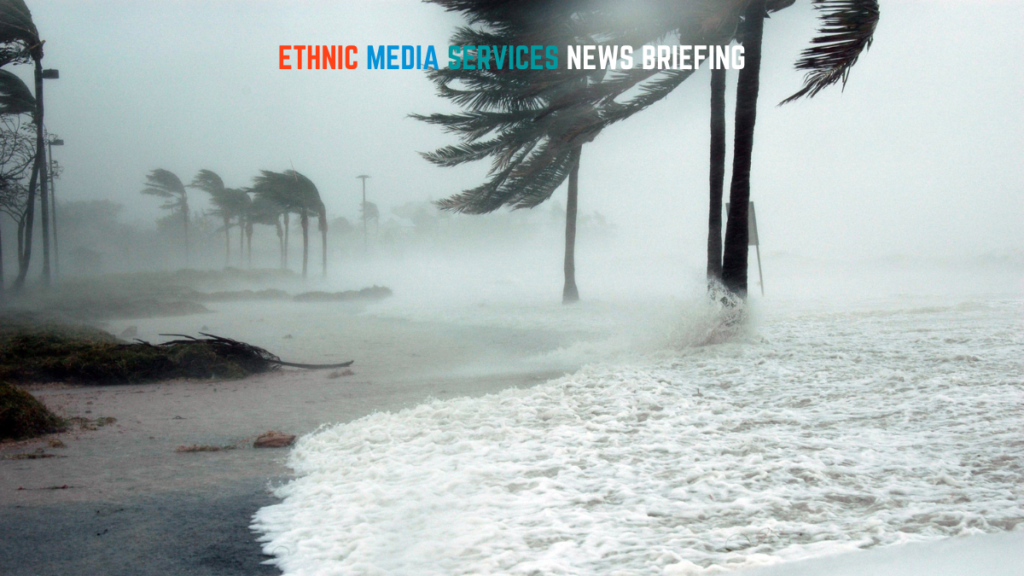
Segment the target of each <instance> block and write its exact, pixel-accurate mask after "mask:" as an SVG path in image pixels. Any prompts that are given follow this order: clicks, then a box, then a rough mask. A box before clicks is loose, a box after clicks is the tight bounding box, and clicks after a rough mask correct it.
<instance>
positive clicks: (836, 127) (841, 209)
mask: <svg viewBox="0 0 1024 576" xmlns="http://www.w3.org/2000/svg"><path fill="white" fill-rule="evenodd" d="M809 4H810V2H809V0H798V2H797V4H796V5H795V6H794V7H792V8H790V9H787V10H785V11H783V12H781V13H778V14H777V15H775V16H774V17H773V18H772V19H771V20H769V21H768V22H766V25H765V44H764V59H765V60H764V65H763V69H762V80H761V100H760V102H761V104H760V107H759V111H758V124H757V131H756V144H755V152H754V166H753V175H752V199H753V200H754V201H755V202H756V204H757V209H758V217H759V219H760V222H759V224H760V226H759V227H760V231H761V235H762V240H763V242H764V248H765V249H766V250H771V251H787V252H792V253H796V254H800V255H806V256H812V257H837V258H838V257H857V258H859V257H872V256H886V255H892V254H923V255H943V254H957V255H975V254H982V253H986V252H991V251H1006V250H1011V249H1019V248H1021V247H1024V226H1022V225H1021V223H1022V222H1024V194H1022V192H1024V190H1022V188H1024V169H1022V162H1021V159H1022V158H1024V154H1022V152H1024V114H1022V112H1021V96H1022V95H1024V73H1022V72H1021V69H1020V66H1019V63H1018V60H1019V57H1020V54H1022V53H1024V35H1022V34H1021V33H1020V30H1021V29H1022V28H1024V3H1021V2H1013V1H1010V0H1006V1H983V0H976V1H967V0H961V1H953V0H945V1H943V0H929V1H923V0H916V1H915V0H883V1H882V2H881V4H882V20H881V24H880V26H879V28H878V32H877V34H876V37H875V44H874V46H873V47H872V49H871V50H870V51H869V52H868V53H866V54H865V55H864V56H863V57H862V59H861V62H860V63H859V64H858V65H857V67H856V69H855V70H854V71H853V74H852V75H851V77H850V82H849V84H848V86H847V87H846V90H845V92H841V91H840V90H839V89H838V88H836V89H831V90H829V91H828V92H826V93H824V94H822V95H821V96H819V97H818V98H816V99H815V100H812V101H801V102H798V103H796V104H790V105H788V106H786V107H782V108H779V107H776V103H778V102H779V101H780V100H782V99H783V98H785V97H786V96H788V95H789V94H790V93H792V92H793V91H795V90H796V89H797V88H798V87H799V86H800V80H801V76H800V74H798V73H797V72H795V71H794V70H793V69H792V64H793V62H794V61H795V60H796V58H797V56H798V54H799V52H800V50H801V49H802V48H803V47H804V46H805V45H806V43H807V41H808V40H809V39H810V38H811V37H812V35H813V34H814V28H815V20H814V14H813V12H812V10H810V8H809V7H808V6H809ZM29 6H30V8H31V9H32V11H33V15H34V18H35V21H36V24H37V26H38V28H39V31H40V34H41V35H42V37H43V38H45V39H46V40H47V43H46V59H45V65H46V67H53V68H59V69H60V73H61V78H60V80H57V81H49V82H48V84H47V92H46V103H47V125H48V127H49V129H50V130H51V132H53V133H56V134H59V135H60V136H61V137H63V138H64V140H65V141H66V143H67V144H66V146H64V147H63V148H62V149H60V150H59V151H56V153H55V156H56V157H57V159H58V161H59V162H61V163H62V164H63V165H64V167H65V172H64V177H63V179H62V180H61V181H60V182H59V183H58V186H59V188H58V195H59V196H60V197H61V198H62V199H65V200H71V199H100V198H109V199H112V200H115V201H117V202H121V203H123V204H125V205H126V206H127V207H128V212H129V214H128V216H127V217H128V219H129V220H133V221H134V220H138V221H140V222H150V221H152V219H153V218H154V217H155V216H157V215H158V210H157V206H158V204H159V202H158V201H157V200H156V199H153V198H151V197H143V196H141V195H139V193H138V191H139V190H140V189H141V188H142V185H143V182H144V179H145V175H146V173H147V172H148V171H149V170H151V169H153V168H166V169H169V170H172V171H174V172H176V173H177V174H178V175H179V176H180V177H181V178H182V180H184V181H186V182H187V181H188V180H190V179H191V178H192V176H193V175H194V174H195V172H196V171H197V170H199V169H201V168H209V169H212V170H214V171H216V172H218V173H220V174H221V175H222V176H223V177H224V179H225V181H226V182H227V184H228V185H229V186H243V185H247V184H248V183H249V181H250V179H251V178H252V176H253V175H254V174H256V173H257V171H258V170H259V169H271V170H284V169H288V168H290V167H292V166H294V168H295V169H296V170H299V171H300V172H303V173H305V174H307V175H308V176H309V177H310V178H312V179H313V181H314V182H315V183H316V184H317V185H318V186H319V189H320V192H321V194H322V196H323V198H324V201H325V203H326V204H327V207H328V211H329V212H330V213H331V214H332V216H334V215H343V216H346V217H349V218H353V217H355V216H356V215H357V214H358V196H359V181H358V180H356V179H355V176H356V175H358V174H361V173H368V174H370V175H372V177H373V178H372V179H371V180H370V182H369V190H370V199H371V200H373V201H377V202H378V203H379V204H380V205H381V208H382V213H385V214H386V213H387V212H388V210H389V209H390V208H391V207H393V206H397V205H399V204H402V203H405V202H407V201H411V200H425V199H427V198H432V199H437V198H441V197H443V196H446V195H449V194H452V193H455V192H458V191H460V190H461V189H463V188H465V187H469V186H473V185H476V184H478V183H479V182H480V180H481V178H482V177H483V175H484V173H485V171H486V166H484V165H479V166H469V167H464V168H459V169H442V168H437V167H435V166H433V165H431V164H428V163H427V162H426V161H424V160H423V159H421V158H420V157H419V156H418V154H417V152H418V151H425V150H430V149H433V148H435V147H437V146H439V145H442V144H447V143H451V142H452V140H451V138H449V137H448V136H446V135H444V134H442V133H441V132H440V131H439V130H438V129H437V128H435V127H431V126H427V125H423V124H420V123H418V122H415V121H413V120H411V119H409V118H407V115H408V114H409V113H412V112H419V113H426V112H435V111H447V110H450V108H449V107H448V105H447V104H446V102H444V101H443V100H441V99H439V98H438V97H436V96H435V95H434V92H433V88H432V86H431V85H430V84H429V83H428V82H427V81H426V79H425V77H424V74H423V72H422V71H416V70H407V71H401V70H399V71H372V70H366V69H365V68H364V67H361V68H360V69H359V70H355V71H331V70H320V71H316V70H314V71H309V70H302V71H298V70H292V71H282V70H279V69H278V68H277V47H278V45H280V44H299V43H302V44H321V43H324V44H356V45H358V46H360V47H361V48H360V52H361V54H360V56H361V59H360V61H361V62H365V46H366V45H367V44H375V45H376V44H424V45H425V44H432V45H434V46H435V47H437V49H438V52H439V56H441V60H442V63H443V62H444V61H445V58H443V54H444V52H445V48H446V46H447V43H448V36H449V34H450V32H451V30H452V28H453V27H454V26H455V25H457V24H459V23H460V19H459V18H458V16H456V15H452V14H447V13H445V12H443V11H442V10H441V9H439V8H437V7H436V6H433V5H428V4H422V3H420V2H417V1H414V0H401V1H399V0H389V1H382V0H373V1H360V2H357V1H345V2H328V1H316V2H314V1H304V2H293V1H287V2H285V1H265V0H257V1H252V2H243V1H241V0H238V1H215V2H213V1H198V0H175V1H162V2H143V1H131V2H128V1H120V2H112V1H106V0H104V1H99V0H59V1H45V2H43V1H39V0H29ZM16 70H17V71H19V73H21V74H24V75H26V77H27V75H28V74H29V73H30V67H28V66H21V67H18V68H17V69H16ZM709 76H710V73H709V72H707V71H706V70H705V71H702V72H701V73H698V74H696V75H695V76H693V77H691V79H690V80H688V81H687V82H686V83H685V84H684V85H683V86H681V87H680V88H679V89H678V90H677V91H676V92H675V93H674V94H673V95H672V96H671V97H670V98H668V99H666V100H664V101H663V102H661V103H659V104H657V105H656V106H654V107H652V108H651V109H649V110H647V111H645V112H644V113H642V114H641V115H639V116H637V117H634V118H633V119H631V120H629V121H627V122H625V123H622V124H620V125H617V126H615V127H613V128H611V129H609V130H607V131H605V132H604V133H603V134H602V135H601V136H600V137H599V138H598V139H597V140H596V141H595V143H594V144H592V145H588V146H587V147H586V148H585V149H584V153H583V158H582V164H581V171H580V186H581V188H580V208H581V210H583V211H585V212H590V211H595V210H596V211H599V212H601V213H603V214H604V215H606V217H608V218H609V220H611V221H612V222H613V223H615V224H616V225H617V226H618V230H619V235H620V237H621V240H622V242H625V243H627V244H629V243H633V244H634V245H635V247H636V248H637V249H640V248H642V247H643V246H645V245H647V244H657V243H663V242H672V243H679V245H682V246H688V247H691V248H692V250H693V251H694V253H695V254H698V255H699V254H702V253H703V252H702V251H703V242H704V237H705V235H706V219H707V215H706V211H707V169H708V167H707V146H708V128H707V126H708V120H709V110H708V104H707V103H708V99H709V87H708V83H709ZM731 80H732V81H735V74H733V75H732V78H731ZM729 129H730V139H729V143H730V146H729V147H730V154H731V148H732V146H731V129H732V110H731V103H730V111H729ZM564 195H565V191H564V187H563V188H562V189H561V190H559V191H558V192H557V193H556V196H555V199H556V200H557V201H559V202H561V203H562V204H564ZM199 196H200V194H198V193H197V194H196V195H195V197H196V198H197V199H198V198H199ZM195 204H196V205H197V207H201V206H202V204H201V203H200V201H199V200H196V201H195Z"/></svg>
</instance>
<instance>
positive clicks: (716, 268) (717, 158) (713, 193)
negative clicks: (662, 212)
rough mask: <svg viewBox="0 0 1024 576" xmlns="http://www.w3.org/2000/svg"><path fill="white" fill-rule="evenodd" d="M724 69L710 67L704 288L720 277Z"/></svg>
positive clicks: (723, 172)
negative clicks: (705, 276)
mask: <svg viewBox="0 0 1024 576" xmlns="http://www.w3.org/2000/svg"><path fill="white" fill-rule="evenodd" d="M725 83H726V71H725V69H724V68H716V69H714V70H712V71H711V161H710V165H711V169H710V170H709V178H708V179H709V184H710V199H709V202H708V206H709V207H708V268H707V277H708V288H709V289H712V288H713V287H714V285H715V284H717V283H719V282H721V280H722V187H723V186H724V184H725V131H726V130H725Z"/></svg>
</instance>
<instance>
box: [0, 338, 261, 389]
mask: <svg viewBox="0 0 1024 576" xmlns="http://www.w3.org/2000/svg"><path fill="white" fill-rule="evenodd" d="M278 366H279V363H278V358H277V357H276V356H274V355H273V354H270V353H269V352H267V351H266V350H262V349H260V348H256V347H255V346H250V345H248V344H245V343H242V342H236V341H234V340H228V339H224V338H216V337H210V338H205V339H191V338H187V339H182V340H175V341H172V342H167V343H164V344H160V345H153V344H148V343H145V342H135V343H131V344H128V343H124V342H120V341H118V340H117V339H116V338H114V337H113V336H111V335H110V334H107V333H106V332H103V331H101V330H97V329H93V328H87V327H69V326H61V325H43V326H35V325H29V324H21V325H17V324H14V325H11V324H10V323H5V326H4V327H3V328H0V381H7V382H15V383H30V382H69V383H78V384H134V383H142V382H153V381H158V380H171V379H175V378H244V377H245V376H248V375H250V374H256V373H260V372H267V371H270V370H275V369H277V367H278Z"/></svg>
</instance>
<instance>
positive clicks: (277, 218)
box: [245, 194, 285, 268]
mask: <svg viewBox="0 0 1024 576" xmlns="http://www.w3.org/2000/svg"><path fill="white" fill-rule="evenodd" d="M283 212H284V209H283V208H281V206H280V205H279V204H277V203H276V202H274V201H273V200H270V199H269V198H267V197H266V196H260V195H258V194H257V195H256V196H255V197H254V198H253V199H252V202H251V203H250V204H249V211H248V214H247V216H246V219H245V222H246V228H245V233H246V235H247V237H248V240H249V265H250V266H251V265H252V233H253V226H254V225H255V224H262V225H264V226H273V227H274V229H275V230H276V231H277V242H278V245H279V247H280V258H281V267H282V268H284V267H285V259H284V252H285V245H284V231H283V227H282V226H281V215H282V213H283Z"/></svg>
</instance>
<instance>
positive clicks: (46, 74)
mask: <svg viewBox="0 0 1024 576" xmlns="http://www.w3.org/2000/svg"><path fill="white" fill-rule="evenodd" d="M36 66H37V67H36V74H37V77H36V101H37V102H36V105H37V106H38V107H39V114H38V118H36V121H37V122H38V123H39V126H38V130H39V132H38V134H39V136H38V140H37V142H38V143H39V145H40V146H41V145H42V144H43V80H57V79H58V78H60V72H59V71H58V70H55V69H53V68H47V69H46V70H43V69H41V68H40V67H39V62H38V61H36ZM42 152H43V150H41V149H40V150H39V153H42ZM46 164H47V161H46V158H43V159H42V163H41V164H40V165H39V170H40V172H41V174H40V178H39V192H40V203H39V204H40V208H42V212H43V213H42V221H43V284H44V285H46V286H49V285H50V209H51V208H52V207H51V206H50V191H49V190H48V186H47V184H48V183H49V182H48V180H49V178H48V172H49V167H48V166H47V165H46Z"/></svg>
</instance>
